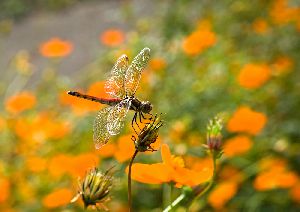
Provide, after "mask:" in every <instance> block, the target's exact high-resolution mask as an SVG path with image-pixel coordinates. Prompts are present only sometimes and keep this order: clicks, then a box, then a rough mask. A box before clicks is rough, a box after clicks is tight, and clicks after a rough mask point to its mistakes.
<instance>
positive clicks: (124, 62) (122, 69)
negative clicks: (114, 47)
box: [105, 54, 128, 98]
mask: <svg viewBox="0 0 300 212" xmlns="http://www.w3.org/2000/svg"><path fill="white" fill-rule="evenodd" d="M127 68H128V57H127V56H126V55H125V54H124V55H122V56H121V57H119V59H118V60H117V62H116V63H115V64H114V66H113V68H112V69H111V73H110V77H109V78H108V79H107V81H106V83H105V91H106V93H108V94H110V95H111V96H113V97H117V98H123V97H124V96H125V87H124V83H125V73H126V70H127Z"/></svg>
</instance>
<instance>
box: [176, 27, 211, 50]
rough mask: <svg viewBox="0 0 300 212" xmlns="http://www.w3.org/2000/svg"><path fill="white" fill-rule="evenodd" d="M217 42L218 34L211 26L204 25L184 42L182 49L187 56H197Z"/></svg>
mask: <svg viewBox="0 0 300 212" xmlns="http://www.w3.org/2000/svg"><path fill="white" fill-rule="evenodd" d="M216 42H217V38H216V34H215V33H214V32H213V31H211V29H210V24H203V25H201V27H198V29H197V30H196V31H194V32H193V33H192V34H190V35H189V36H187V37H186V38H185V39H184V40H183V43H182V48H183V51H184V52H185V53H186V54H187V55H197V54H200V53H201V52H203V51H204V50H206V49H207V48H209V47H211V46H213V45H214V44H215V43H216Z"/></svg>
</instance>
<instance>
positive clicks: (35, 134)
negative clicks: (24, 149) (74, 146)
mask: <svg viewBox="0 0 300 212" xmlns="http://www.w3.org/2000/svg"><path fill="white" fill-rule="evenodd" d="M70 130H71V127H70V123H69V122H66V121H61V120H57V119H56V120H55V118H54V117H53V115H51V114H49V113H47V112H42V113H40V114H38V115H37V116H36V117H34V118H31V119H25V118H21V119H18V120H17V122H16V124H15V132H16V134H17V135H18V136H19V137H20V138H21V139H23V140H26V141H32V142H36V143H41V142H44V141H45V140H47V139H59V138H62V137H64V136H65V135H66V134H67V133H69V132H70Z"/></svg>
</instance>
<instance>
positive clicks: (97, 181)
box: [71, 168, 112, 209]
mask: <svg viewBox="0 0 300 212" xmlns="http://www.w3.org/2000/svg"><path fill="white" fill-rule="evenodd" d="M109 171H110V170H108V171H107V172H106V173H104V174H103V173H101V172H100V171H99V170H98V169H97V168H93V169H91V170H90V171H89V172H88V173H87V174H86V176H85V178H84V179H83V181H79V191H78V194H77V195H76V196H75V197H74V198H73V199H72V200H71V202H75V201H76V200H78V199H79V197H81V199H82V201H83V203H84V207H85V208H87V207H88V206H90V205H91V206H95V207H96V208H97V206H100V207H102V208H104V209H106V207H105V206H104V205H103V203H105V202H106V201H108V200H109V198H108V194H109V192H110V190H111V187H112V175H111V173H109Z"/></svg>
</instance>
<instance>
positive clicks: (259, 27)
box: [252, 18, 269, 34]
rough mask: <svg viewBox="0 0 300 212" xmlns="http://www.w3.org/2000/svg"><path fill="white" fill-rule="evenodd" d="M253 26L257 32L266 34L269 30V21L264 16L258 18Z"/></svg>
mask: <svg viewBox="0 0 300 212" xmlns="http://www.w3.org/2000/svg"><path fill="white" fill-rule="evenodd" d="M252 28H253V30H254V31H255V32H256V33H257V34H266V33H267V32H268V30H269V26H268V23H267V22H266V20H264V19H262V18H258V19H256V20H255V21H254V22H253V24H252Z"/></svg>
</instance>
